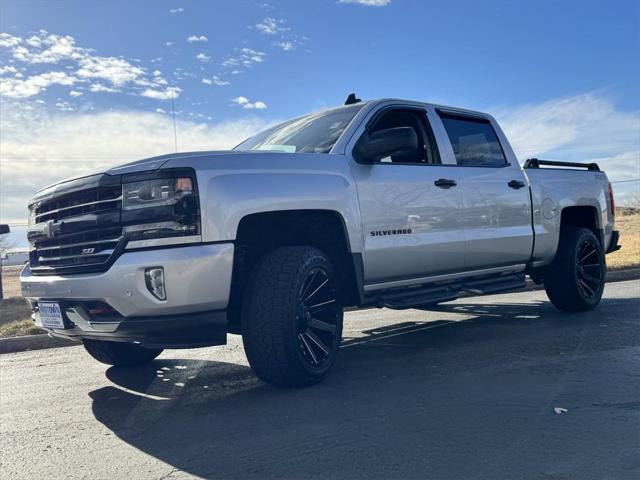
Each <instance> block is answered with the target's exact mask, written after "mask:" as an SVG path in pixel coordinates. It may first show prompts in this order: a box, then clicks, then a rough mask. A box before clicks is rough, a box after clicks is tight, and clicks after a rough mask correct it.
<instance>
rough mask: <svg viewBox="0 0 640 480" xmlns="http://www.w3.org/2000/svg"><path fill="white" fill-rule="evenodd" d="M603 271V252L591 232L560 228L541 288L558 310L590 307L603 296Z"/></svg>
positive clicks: (580, 309)
mask: <svg viewBox="0 0 640 480" xmlns="http://www.w3.org/2000/svg"><path fill="white" fill-rule="evenodd" d="M606 271H607V267H606V262H605V256H604V251H603V249H602V245H601V244H600V241H599V240H598V238H597V237H596V236H595V235H594V234H593V232H592V231H591V230H588V229H586V228H576V227H568V228H563V229H562V230H561V232H560V244H559V245H558V251H557V253H556V257H555V259H554V260H553V263H551V265H549V266H548V267H547V269H546V271H545V274H544V289H545V290H546V292H547V296H548V297H549V300H551V303H553V304H554V305H555V306H556V307H557V308H558V309H560V310H564V311H566V312H584V311H587V310H592V309H594V308H595V307H596V306H597V305H598V304H599V303H600V299H601V298H602V292H603V291H604V284H605V277H606Z"/></svg>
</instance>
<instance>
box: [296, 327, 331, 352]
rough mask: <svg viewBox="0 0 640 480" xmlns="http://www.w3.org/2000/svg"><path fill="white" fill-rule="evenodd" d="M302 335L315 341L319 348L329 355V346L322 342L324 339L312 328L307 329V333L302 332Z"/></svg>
mask: <svg viewBox="0 0 640 480" xmlns="http://www.w3.org/2000/svg"><path fill="white" fill-rule="evenodd" d="M302 336H303V338H304V337H307V338H309V339H310V340H311V341H312V342H313V343H315V344H316V345H317V346H318V348H319V349H320V350H322V352H323V353H324V354H325V355H329V347H327V346H326V345H325V344H324V343H323V342H322V340H320V338H319V337H318V336H317V335H316V334H315V333H313V332H312V331H311V330H307V331H306V332H305V333H303V334H302Z"/></svg>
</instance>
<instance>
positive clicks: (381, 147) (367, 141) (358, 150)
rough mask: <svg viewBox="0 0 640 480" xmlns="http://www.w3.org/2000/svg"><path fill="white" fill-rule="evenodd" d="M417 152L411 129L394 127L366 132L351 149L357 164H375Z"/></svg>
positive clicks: (416, 136)
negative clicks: (402, 154) (390, 157)
mask: <svg viewBox="0 0 640 480" xmlns="http://www.w3.org/2000/svg"><path fill="white" fill-rule="evenodd" d="M417 150H418V135H417V134H416V131H415V130H414V129H413V128H411V127H395V128H387V129H385V130H378V131H376V132H373V133H369V132H368V131H366V132H365V133H364V135H362V137H360V140H358V143H356V146H355V147H354V149H353V156H354V158H355V159H356V161H357V162H358V163H375V162H377V161H379V160H380V159H382V158H385V157H388V156H389V155H397V154H399V153H407V152H411V151H417Z"/></svg>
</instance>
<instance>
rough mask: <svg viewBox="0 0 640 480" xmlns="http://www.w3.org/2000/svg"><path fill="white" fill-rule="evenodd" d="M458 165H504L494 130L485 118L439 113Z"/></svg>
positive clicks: (502, 154)
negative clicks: (478, 118)
mask: <svg viewBox="0 0 640 480" xmlns="http://www.w3.org/2000/svg"><path fill="white" fill-rule="evenodd" d="M441 118H442V123H443V124H444V128H445V130H446V131H447V135H448V136H449V140H450V141H451V146H452V147H453V153H454V154H455V156H456V161H457V163H458V165H475V166H481V167H501V166H503V165H506V163H507V159H506V158H505V156H504V152H503V151H502V147H501V146H500V142H499V141H498V137H497V136H496V132H495V131H494V130H493V127H492V126H491V124H490V123H489V122H488V121H486V120H476V119H475V118H467V117H458V116H449V115H441Z"/></svg>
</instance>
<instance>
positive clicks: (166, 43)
mask: <svg viewBox="0 0 640 480" xmlns="http://www.w3.org/2000/svg"><path fill="white" fill-rule="evenodd" d="M175 43H176V42H165V43H164V44H165V45H166V46H167V47H170V46H172V45H174V44H175Z"/></svg>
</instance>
